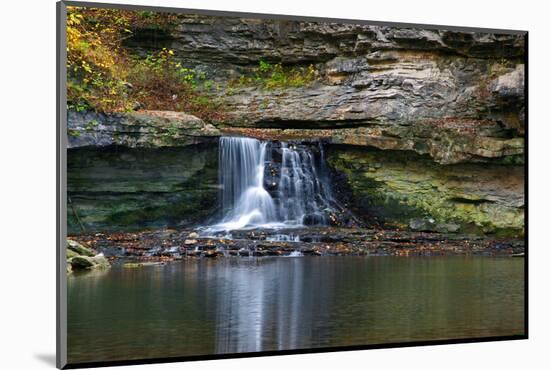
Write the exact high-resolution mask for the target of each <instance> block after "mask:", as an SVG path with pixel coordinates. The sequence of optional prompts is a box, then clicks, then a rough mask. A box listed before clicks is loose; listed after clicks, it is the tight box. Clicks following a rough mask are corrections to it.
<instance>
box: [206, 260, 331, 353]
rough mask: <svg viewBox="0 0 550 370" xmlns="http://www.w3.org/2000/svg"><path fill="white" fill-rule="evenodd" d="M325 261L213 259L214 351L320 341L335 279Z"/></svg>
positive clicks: (327, 325)
mask: <svg viewBox="0 0 550 370" xmlns="http://www.w3.org/2000/svg"><path fill="white" fill-rule="evenodd" d="M329 263H330V262H329ZM325 264H326V262H325V261H321V259H304V258H281V259H272V260H269V261H266V260H263V261H250V260H238V261H237V262H231V263H229V262H227V263H225V264H223V265H219V264H218V265H216V266H217V268H218V269H219V271H218V272H217V273H218V276H217V277H216V284H219V285H217V286H216V291H217V292H218V296H217V298H216V300H215V302H216V339H215V350H216V353H235V352H256V351H266V350H285V349H296V348H308V347H311V346H312V345H317V346H319V345H320V344H323V343H322V341H323V339H321V338H326V337H327V333H328V332H331V330H332V329H331V327H332V325H333V324H332V322H331V319H330V317H331V313H332V310H333V305H334V303H335V302H334V300H333V297H332V296H333V293H334V292H333V291H332V284H333V283H334V281H335V280H337V278H336V277H335V276H334V274H333V272H332V271H331V270H330V269H329V270H327V269H322V268H321V266H324V265H325ZM319 271H323V273H319ZM320 286H322V287H323V289H318V287H320ZM212 301H214V299H213V300H212Z"/></svg>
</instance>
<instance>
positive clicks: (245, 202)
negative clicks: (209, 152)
mask: <svg viewBox="0 0 550 370" xmlns="http://www.w3.org/2000/svg"><path fill="white" fill-rule="evenodd" d="M266 146H267V143H265V142H260V141H258V140H255V139H249V138H238V137H222V138H220V151H219V153H220V154H219V162H218V163H219V183H220V185H221V186H222V190H221V194H220V200H221V210H222V214H223V215H224V216H223V219H222V221H221V223H219V224H217V225H215V226H214V228H219V229H222V230H236V229H243V228H245V227H247V226H254V225H263V226H264V227H269V226H270V225H272V224H273V223H274V222H276V220H277V211H276V208H275V202H274V201H273V198H272V197H271V195H270V194H269V193H268V192H267V190H265V188H264V186H263V183H264V167H265V154H266Z"/></svg>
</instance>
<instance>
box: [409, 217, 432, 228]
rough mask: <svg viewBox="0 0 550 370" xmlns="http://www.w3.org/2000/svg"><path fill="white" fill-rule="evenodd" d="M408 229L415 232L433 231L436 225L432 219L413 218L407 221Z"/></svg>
mask: <svg viewBox="0 0 550 370" xmlns="http://www.w3.org/2000/svg"><path fill="white" fill-rule="evenodd" d="M409 227H410V228H411V230H415V231H435V229H436V224H435V220H434V219H433V218H415V219H412V220H410V221H409Z"/></svg>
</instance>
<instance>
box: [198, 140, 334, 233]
mask: <svg viewBox="0 0 550 370" xmlns="http://www.w3.org/2000/svg"><path fill="white" fill-rule="evenodd" d="M277 145H280V147H279V146H277V148H274V146H275V145H274V143H272V142H268V141H259V140H256V139H251V138H242V137H222V138H220V149H219V170H218V177H219V178H218V181H219V184H220V186H221V189H220V195H219V199H220V210H221V215H220V221H219V222H218V223H216V224H214V225H212V226H210V227H208V230H209V231H231V230H239V229H250V228H292V227H302V226H305V225H327V224H328V217H327V215H328V212H329V211H330V210H331V207H330V204H331V202H332V197H331V196H330V188H329V186H328V185H327V181H326V180H325V178H324V176H320V174H319V173H318V170H317V166H316V163H315V157H314V154H313V153H312V151H311V150H308V149H307V148H306V147H300V148H298V147H297V146H296V145H293V144H287V143H280V144H277ZM274 156H277V157H279V160H278V161H275V160H274V159H273V157H274ZM279 163H280V165H279ZM266 165H267V166H268V167H267V168H266ZM266 171H267V172H268V173H269V174H270V175H271V177H270V178H269V179H268V180H266V178H265V173H266ZM266 182H268V187H269V191H268V189H266Z"/></svg>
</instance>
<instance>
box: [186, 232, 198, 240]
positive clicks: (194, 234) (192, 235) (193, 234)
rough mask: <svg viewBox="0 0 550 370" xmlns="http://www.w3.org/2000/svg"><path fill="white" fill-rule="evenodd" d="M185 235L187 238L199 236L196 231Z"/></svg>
mask: <svg viewBox="0 0 550 370" xmlns="http://www.w3.org/2000/svg"><path fill="white" fill-rule="evenodd" d="M187 237H188V238H189V239H197V238H198V237H199V234H197V233H196V232H192V233H190V234H189V235H187Z"/></svg>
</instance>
